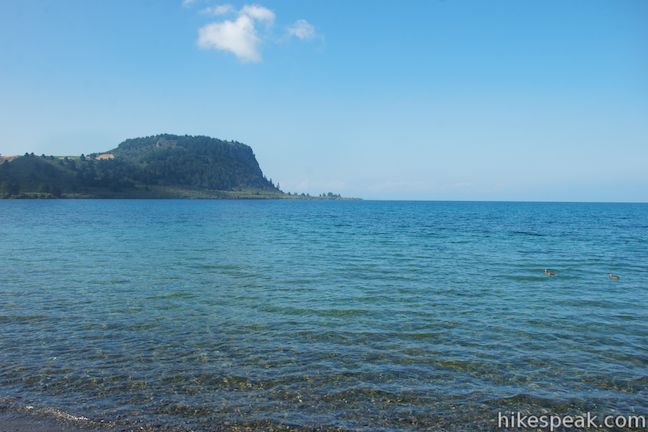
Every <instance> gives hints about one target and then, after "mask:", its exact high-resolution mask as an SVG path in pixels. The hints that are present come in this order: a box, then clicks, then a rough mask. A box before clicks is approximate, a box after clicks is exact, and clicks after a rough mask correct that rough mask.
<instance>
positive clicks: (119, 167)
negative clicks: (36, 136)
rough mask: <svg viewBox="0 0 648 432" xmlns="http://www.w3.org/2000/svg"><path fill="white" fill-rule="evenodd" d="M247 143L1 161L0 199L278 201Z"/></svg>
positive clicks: (157, 144)
mask: <svg viewBox="0 0 648 432" xmlns="http://www.w3.org/2000/svg"><path fill="white" fill-rule="evenodd" d="M285 195H287V194H284V193H283V192H281V191H280V190H279V188H278V187H277V186H275V185H274V184H273V183H272V181H271V180H269V179H267V178H266V177H265V176H264V175H263V172H262V171H261V168H260V167H259V164H258V162H257V160H256V158H255V156H254V152H253V151H252V148H250V147H249V146H247V145H245V144H241V143H239V142H232V141H222V140H219V139H215V138H209V137H205V136H186V135H185V136H176V135H156V136H150V137H145V138H135V139H129V140H126V141H124V142H122V143H121V144H119V146H118V147H117V148H115V149H113V150H111V151H108V152H106V153H102V154H99V153H96V154H90V155H87V156H86V155H81V156H80V157H55V156H45V155H41V156H36V155H34V154H33V153H32V154H25V155H24V156H20V157H17V158H11V159H4V160H3V161H1V162H0V196H2V197H23V198H48V197H56V198H58V197H80V198H83V197H97V198H119V197H124V198H138V197H141V198H174V197H177V198H280V197H283V196H285Z"/></svg>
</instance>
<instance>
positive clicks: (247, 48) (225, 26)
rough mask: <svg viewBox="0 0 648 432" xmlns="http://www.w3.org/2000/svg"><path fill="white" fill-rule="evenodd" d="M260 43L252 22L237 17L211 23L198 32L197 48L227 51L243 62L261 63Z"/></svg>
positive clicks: (243, 16)
mask: <svg viewBox="0 0 648 432" xmlns="http://www.w3.org/2000/svg"><path fill="white" fill-rule="evenodd" d="M260 43H261V39H260V38H259V36H257V32H256V29H255V28H254V20H253V19H252V18H251V17H249V16H247V15H239V16H238V18H236V20H234V21H232V20H226V21H223V22H217V23H211V24H208V25H206V26H204V27H201V28H200V29H199V30H198V46H199V47H201V48H204V49H217V50H221V51H229V52H231V53H232V54H234V55H235V56H236V57H238V59H239V60H241V61H243V62H252V63H258V62H260V61H261V53H260V52H259V44H260Z"/></svg>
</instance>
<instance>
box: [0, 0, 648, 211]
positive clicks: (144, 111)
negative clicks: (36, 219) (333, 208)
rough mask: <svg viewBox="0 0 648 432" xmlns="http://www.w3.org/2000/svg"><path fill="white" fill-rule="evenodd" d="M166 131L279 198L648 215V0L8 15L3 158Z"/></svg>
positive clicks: (197, 4) (183, 7) (17, 0)
mask: <svg viewBox="0 0 648 432" xmlns="http://www.w3.org/2000/svg"><path fill="white" fill-rule="evenodd" d="M164 132H166V133H177V134H185V133H186V134H200V135H209V136H214V137H218V138H223V139H234V140H238V141H241V142H245V143H247V144H249V145H251V146H252V147H253V148H254V150H255V153H256V155H257V158H258V160H259V162H260V164H261V167H262V169H263V170H264V172H265V173H266V175H267V176H269V177H271V178H272V179H274V180H275V181H279V182H280V184H281V186H282V188H283V189H284V190H287V191H295V192H310V193H320V192H325V191H334V192H340V193H342V194H344V195H352V196H360V197H364V198H376V199H459V200H464V199H476V200H559V201H562V200H570V201H571V200H573V201H648V169H646V166H648V2H646V1H642V0H636V1H628V0H609V1H600V0H583V1H578V0H572V1H550V0H543V1H539V0H538V1H531V0H528V1H519V0H515V1H499V0H493V1H467V0H445V1H434V0H427V1H409V2H394V1H389V2H387V1H353V2H348V1H339V2H336V1H331V0H327V1H308V2H301V1H290V2H289V1H258V2H234V1H232V2H219V1H210V0H194V1H187V0H185V1H184V3H183V1H182V0H168V1H153V0H111V1H102V0H58V1H53V0H52V1H45V0H42V1H35V0H3V1H2V2H0V153H2V154H22V153H24V152H25V151H30V152H31V151H33V152H35V153H37V154H40V153H46V154H80V153H82V152H85V153H89V152H94V151H102V150H107V149H110V148H113V147H115V146H116V145H117V144H118V143H119V142H120V141H122V140H123V139H126V138H129V137H135V136H145V135H152V134H157V133H164Z"/></svg>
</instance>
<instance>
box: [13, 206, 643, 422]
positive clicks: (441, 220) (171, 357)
mask: <svg viewBox="0 0 648 432" xmlns="http://www.w3.org/2000/svg"><path fill="white" fill-rule="evenodd" d="M545 268H549V269H551V270H553V271H555V272H556V276H555V277H546V276H544V273H543V270H544V269H545ZM0 271H1V276H0V408H1V409H3V410H5V411H6V410H16V411H21V410H22V411H23V412H24V411H25V409H26V408H25V407H27V406H33V407H34V409H32V410H31V411H32V412H42V413H45V412H50V413H51V412H61V413H62V412H65V413H68V414H70V415H74V416H84V417H87V418H88V419H89V420H88V421H85V423H86V424H89V425H92V426H93V427H99V426H98V425H99V424H101V423H102V422H103V424H105V425H108V426H113V427H115V428H117V429H120V430H121V429H124V430H126V429H130V428H135V427H150V428H162V429H165V428H166V429H169V430H183V428H186V429H193V430H210V429H218V428H227V427H231V428H233V429H237V430H238V429H242V428H245V427H249V428H251V429H259V430H270V429H273V428H274V429H280V428H285V429H290V428H295V429H302V428H303V429H308V428H321V429H335V428H339V429H342V430H346V429H349V430H362V431H365V430H366V431H378V430H385V431H392V430H394V431H395V430H479V429H485V430H488V429H492V428H493V426H494V421H495V420H496V418H497V412H498V411H505V412H509V411H517V410H521V411H523V412H527V413H535V414H542V413H547V412H548V413H555V414H565V413H581V412H586V411H592V412H596V413H602V414H624V415H630V414H643V415H646V414H648V307H647V306H648V205H645V204H557V203H556V204H552V203H477V202H456V203H446V202H371V201H367V202H363V201H360V202H340V201H332V202H328V201H312V202H303V201H295V202H290V201H154V200H149V201H93V200H85V201H75V200H53V201H16V200H13V201H0ZM608 272H614V273H617V274H619V275H620V276H621V279H620V280H619V281H611V280H610V279H609V278H608V275H607V273H608ZM55 410H56V411H55Z"/></svg>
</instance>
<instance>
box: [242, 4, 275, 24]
mask: <svg viewBox="0 0 648 432" xmlns="http://www.w3.org/2000/svg"><path fill="white" fill-rule="evenodd" d="M239 15H247V16H249V17H250V18H252V19H255V20H257V21H263V22H266V23H270V24H272V23H273V22H274V19H275V14H274V12H272V11H271V10H270V9H268V8H264V7H263V6H259V5H254V4H253V5H245V6H243V8H242V9H241V11H240V12H239Z"/></svg>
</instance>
